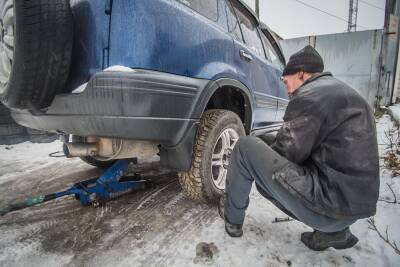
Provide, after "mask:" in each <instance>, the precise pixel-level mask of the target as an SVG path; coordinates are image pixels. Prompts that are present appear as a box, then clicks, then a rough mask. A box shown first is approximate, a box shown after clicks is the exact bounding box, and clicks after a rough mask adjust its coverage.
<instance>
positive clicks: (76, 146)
mask: <svg viewBox="0 0 400 267" xmlns="http://www.w3.org/2000/svg"><path fill="white" fill-rule="evenodd" d="M86 141H87V142H86V143H64V146H63V150H64V154H65V155H66V156H67V157H68V158H72V157H87V156H90V157H93V158H95V159H97V160H100V161H110V160H115V159H128V158H137V159H138V160H143V159H146V158H151V157H153V156H155V155H157V153H158V152H159V150H158V144H156V143H153V142H149V141H137V140H126V139H112V138H93V137H91V138H87V139H86Z"/></svg>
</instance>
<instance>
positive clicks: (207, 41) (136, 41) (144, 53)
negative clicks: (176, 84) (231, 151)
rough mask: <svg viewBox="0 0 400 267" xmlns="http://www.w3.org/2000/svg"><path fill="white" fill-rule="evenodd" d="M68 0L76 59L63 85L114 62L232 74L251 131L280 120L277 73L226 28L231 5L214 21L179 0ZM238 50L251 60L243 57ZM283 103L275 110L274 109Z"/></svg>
mask: <svg viewBox="0 0 400 267" xmlns="http://www.w3.org/2000/svg"><path fill="white" fill-rule="evenodd" d="M109 1H110V0H71V6H72V11H73V15H74V21H75V23H76V25H75V41H74V59H73V62H72V68H71V70H72V73H71V77H72V78H71V79H70V84H69V87H68V90H71V89H73V88H75V87H77V86H79V85H81V84H82V83H84V82H87V81H88V80H89V78H90V77H91V76H92V75H93V74H94V73H96V72H98V71H100V70H102V69H104V68H106V67H108V66H113V65H123V66H129V67H131V68H134V69H135V68H136V69H147V70H155V71H160V72H166V73H172V74H177V75H182V76H187V77H191V78H199V79H207V80H217V79H219V78H231V79H235V80H238V81H240V82H241V83H243V84H244V85H245V86H246V87H247V88H248V89H249V91H250V95H251V97H252V99H251V101H252V102H253V103H254V105H253V114H252V117H253V120H252V121H253V123H252V129H257V128H262V127H265V126H268V125H269V124H272V123H275V122H277V121H281V120H282V117H283V112H282V110H283V111H284V108H285V106H286V105H287V96H286V91H285V90H284V85H283V84H282V82H281V81H280V79H279V78H280V75H281V72H280V71H279V70H277V69H276V68H274V67H273V66H272V65H271V64H269V62H268V61H267V60H266V59H265V58H263V57H260V56H258V55H256V54H255V53H254V52H252V50H250V49H249V48H248V47H247V46H246V45H245V44H244V43H242V42H240V41H238V40H236V39H235V38H234V37H233V34H232V33H229V27H228V23H230V22H231V21H232V18H229V16H230V14H229V10H228V8H227V7H226V4H225V0H218V20H217V21H212V20H210V19H208V18H206V17H204V16H203V15H201V14H199V13H197V12H196V11H194V10H192V9H191V8H189V7H187V6H186V5H184V4H182V3H180V2H179V1H177V0H152V1H147V0H135V1H133V0H113V1H112V2H110V3H112V13H111V16H109V15H108V14H106V12H105V7H106V6H107V3H108V2H109ZM241 49H243V50H245V51H246V52H248V53H250V54H251V55H252V56H253V59H254V61H253V62H250V63H249V62H246V61H244V60H243V59H242V58H241V57H240V50H241ZM279 106H280V107H282V109H278V107H279Z"/></svg>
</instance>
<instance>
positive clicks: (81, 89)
mask: <svg viewBox="0 0 400 267" xmlns="http://www.w3.org/2000/svg"><path fill="white" fill-rule="evenodd" d="M87 84H88V83H84V84H82V85H80V86H79V87H78V88H76V89H75V90H74V91H72V93H73V94H80V93H83V91H85V89H86V86H87Z"/></svg>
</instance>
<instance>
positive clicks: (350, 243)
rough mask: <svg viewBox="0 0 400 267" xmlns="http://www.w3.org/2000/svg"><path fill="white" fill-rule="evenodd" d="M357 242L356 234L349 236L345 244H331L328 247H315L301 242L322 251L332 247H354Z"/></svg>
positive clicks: (339, 248)
mask: <svg viewBox="0 0 400 267" xmlns="http://www.w3.org/2000/svg"><path fill="white" fill-rule="evenodd" d="M357 243H358V238H357V237H356V236H354V235H353V236H351V237H350V240H349V241H347V242H346V243H345V244H338V245H331V246H328V247H322V248H316V247H311V246H308V245H307V244H306V243H304V242H303V244H304V245H306V246H307V247H308V248H309V249H311V250H314V251H324V250H327V249H328V248H330V247H332V248H334V249H337V250H343V249H349V248H352V247H354V246H355V245H356V244H357Z"/></svg>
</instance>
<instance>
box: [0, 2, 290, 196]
mask: <svg viewBox="0 0 400 267" xmlns="http://www.w3.org/2000/svg"><path fill="white" fill-rule="evenodd" d="M2 2H3V3H2V10H3V18H2V21H5V17H4V14H7V12H9V10H10V9H11V8H12V9H13V11H14V12H13V13H14V14H15V17H14V18H13V19H14V22H13V23H14V24H15V25H11V26H10V24H11V23H12V21H9V22H8V26H10V27H12V28H13V32H12V34H13V35H14V37H15V40H14V42H13V43H12V44H9V43H7V42H8V40H6V39H5V38H4V36H7V34H11V33H6V34H5V35H4V34H3V38H2V45H3V46H4V47H5V48H10V49H13V53H14V54H13V55H12V56H7V55H6V54H5V53H4V54H2V55H3V58H2V59H3V60H5V61H7V60H8V61H10V62H11V67H10V66H9V67H7V69H6V68H4V67H3V69H2V72H1V73H5V74H4V75H3V76H4V77H3V76H2V77H0V78H2V79H1V80H2V81H3V82H2V83H1V87H0V88H1V89H0V96H1V99H2V101H3V103H4V104H5V105H7V106H8V107H10V108H11V109H12V115H13V118H14V119H15V120H16V121H17V122H18V123H19V124H21V125H24V126H27V127H30V128H35V129H40V130H45V131H51V132H57V133H60V134H62V135H64V136H72V138H71V137H67V138H65V141H66V147H65V150H66V153H67V154H69V155H70V156H80V157H82V159H84V160H85V161H87V162H89V163H91V164H94V165H96V166H107V165H108V164H110V163H111V162H113V161H114V160H115V159H118V158H126V157H135V156H136V154H137V153H139V154H140V153H142V152H140V151H138V149H133V148H134V147H136V148H137V147H138V146H142V147H143V150H142V151H151V152H148V153H144V155H142V156H149V155H151V154H152V153H158V154H159V155H160V160H161V163H162V164H163V165H164V166H167V167H169V168H172V169H175V170H177V171H179V172H180V181H181V184H182V186H183V188H184V190H185V192H186V193H187V194H188V195H189V196H190V197H192V198H194V199H201V200H208V201H215V200H216V199H217V198H218V196H220V195H221V193H222V190H223V188H224V182H225V181H224V179H225V177H226V169H227V166H228V164H229V156H230V154H231V153H232V149H233V147H234V145H235V143H236V142H237V140H238V139H239V138H240V136H243V135H245V134H246V135H258V134H260V133H263V132H266V131H271V130H273V129H276V127H279V125H280V122H281V121H282V117H283V113H284V111H285V108H286V106H287V103H288V98H287V95H286V90H285V88H284V85H283V84H282V82H281V81H280V76H281V71H282V68H283V66H284V63H285V62H284V58H283V54H282V52H281V50H280V48H279V45H278V43H277V40H276V38H275V37H274V34H273V33H272V32H270V30H269V29H268V28H267V27H266V26H264V25H262V24H261V23H260V22H259V21H258V19H257V18H256V16H255V15H254V14H253V12H252V11H251V10H250V9H249V8H248V7H247V6H246V5H245V4H243V3H242V2H241V1H238V0H206V1H205V0H201V1H200V0H152V1H145V0H71V1H67V0H57V1H51V0H48V1H46V0H35V1H26V0H25V1H15V0H14V1H13V0H4V1H2ZM32 3H33V4H32ZM37 6H41V8H37ZM27 10H30V11H29V12H30V13H29V12H28V11H27ZM35 10H36V11H35ZM9 13H10V12H9ZM44 15H46V16H44ZM6 16H9V15H6ZM60 16H61V18H62V19H61V20H60ZM32 17H33V18H32ZM35 18H36V19H35ZM32 20H34V22H35V23H34V24H33V25H34V26H31V25H32V23H31V22H32ZM60 21H61V22H60ZM3 24H4V23H3ZM3 24H2V25H3ZM49 25H53V26H49ZM29 27H30V28H29ZM3 28H4V27H3ZM10 29H11V28H10ZM24 29H29V32H30V33H31V35H29V36H28V34H27V33H26V31H25V33H24V34H21V32H24ZM10 31H11V30H10ZM46 31H49V34H48V35H46V34H43V32H46ZM3 32H4V31H3ZM50 32H51V33H52V34H50ZM40 34H42V35H40ZM4 40H6V41H7V42H6V41H4ZM28 45H29V46H28ZM32 46H36V48H37V49H33V48H32ZM28 52H29V53H28ZM32 54H33V56H32ZM35 59H37V61H39V63H32V62H36V61H35ZM39 59H41V60H39ZM29 64H31V65H29ZM35 64H36V65H35ZM22 66H24V67H22ZM27 66H28V67H27ZM8 69H10V71H8ZM7 74H8V76H7ZM35 77H36V78H35ZM41 78H43V79H41ZM20 81H23V82H20ZM53 81H54V82H53ZM55 81H57V82H55ZM23 84H25V86H23ZM32 84H33V85H32ZM28 85H29V86H28ZM28 87H29V88H28ZM155 147H156V148H157V152H155V151H156V150H155V149H154V148H155ZM130 148H132V149H130ZM133 150H136V152H133ZM135 153H136V154H135Z"/></svg>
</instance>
